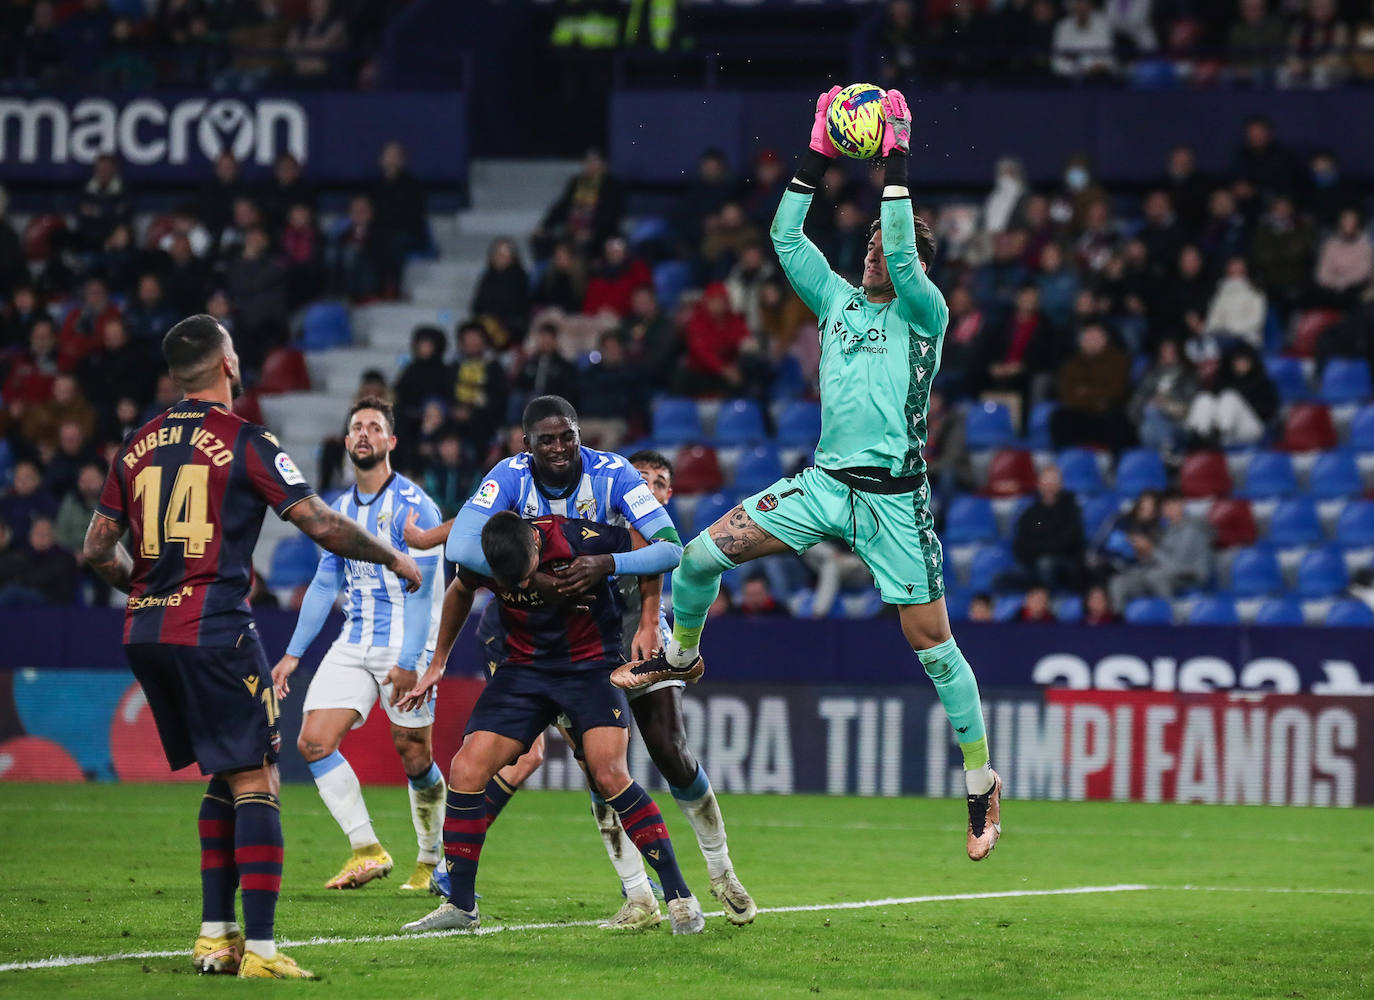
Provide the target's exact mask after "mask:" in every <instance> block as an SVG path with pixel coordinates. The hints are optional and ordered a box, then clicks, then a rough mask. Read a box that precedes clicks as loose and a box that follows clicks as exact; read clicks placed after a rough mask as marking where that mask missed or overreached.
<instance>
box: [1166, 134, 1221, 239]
mask: <svg viewBox="0 0 1374 1000" xmlns="http://www.w3.org/2000/svg"><path fill="white" fill-rule="evenodd" d="M1212 186H1213V185H1212V181H1211V179H1210V178H1208V177H1207V176H1206V175H1204V174H1203V173H1202V172H1201V171H1199V170H1198V168H1197V154H1196V153H1195V152H1193V148H1192V147H1191V146H1175V147H1174V148H1173V149H1172V150H1170V151H1169V162H1168V165H1167V167H1166V169H1165V176H1164V183H1163V184H1162V185H1161V188H1162V190H1163V191H1164V193H1165V194H1167V195H1168V196H1169V200H1170V201H1171V202H1172V203H1173V206H1174V211H1175V212H1177V213H1178V219H1179V224H1180V226H1181V227H1182V230H1183V233H1184V235H1185V236H1189V237H1190V238H1191V237H1192V236H1193V235H1194V234H1196V233H1197V232H1198V231H1199V230H1200V229H1201V228H1202V223H1203V221H1204V220H1205V218H1206V216H1207V200H1208V198H1209V197H1210V196H1211V192H1212Z"/></svg>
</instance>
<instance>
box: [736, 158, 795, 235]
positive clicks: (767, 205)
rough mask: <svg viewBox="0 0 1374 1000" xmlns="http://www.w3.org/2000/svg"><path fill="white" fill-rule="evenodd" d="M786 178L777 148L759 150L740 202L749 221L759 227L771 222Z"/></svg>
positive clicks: (785, 186)
mask: <svg viewBox="0 0 1374 1000" xmlns="http://www.w3.org/2000/svg"><path fill="white" fill-rule="evenodd" d="M787 180H788V177H787V172H786V169H785V168H784V167H783V163H782V158H781V157H780V156H778V153H777V150H774V149H764V150H761V151H760V152H759V155H758V156H757V157H756V158H755V160H754V173H753V176H751V177H750V178H749V180H748V181H747V182H746V183H745V186H744V192H743V195H742V196H741V202H740V203H741V205H742V206H743V208H744V214H745V216H746V217H747V218H748V219H749V221H750V222H752V223H754V225H756V226H759V227H760V228H762V227H764V226H768V225H771V224H772V221H773V215H774V213H775V212H777V210H778V202H779V200H781V198H782V194H783V192H784V191H786V190H787Z"/></svg>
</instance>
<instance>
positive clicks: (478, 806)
mask: <svg viewBox="0 0 1374 1000" xmlns="http://www.w3.org/2000/svg"><path fill="white" fill-rule="evenodd" d="M486 839H487V806H486V802H485V801H484V799H483V795H482V793H481V792H460V791H457V790H456V789H454V788H450V789H449V790H448V796H447V798H446V801H445V806H444V857H446V858H447V859H448V877H449V894H448V901H449V902H450V903H452V904H453V905H454V906H456V907H458V909H460V910H471V909H472V908H473V907H474V906H476V905H477V861H478V859H479V858H481V856H482V844H483V843H485V842H486Z"/></svg>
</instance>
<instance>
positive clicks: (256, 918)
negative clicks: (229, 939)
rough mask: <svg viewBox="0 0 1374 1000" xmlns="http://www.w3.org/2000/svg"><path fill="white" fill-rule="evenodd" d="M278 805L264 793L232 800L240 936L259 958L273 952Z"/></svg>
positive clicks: (278, 871) (277, 887)
mask: <svg viewBox="0 0 1374 1000" xmlns="http://www.w3.org/2000/svg"><path fill="white" fill-rule="evenodd" d="M283 853H284V852H283V850H282V835H281V807H280V805H279V804H278V803H277V797H276V796H275V795H271V794H269V793H267V792H247V793H245V794H243V795H239V796H237V797H235V799H234V863H235V864H236V865H237V866H238V870H239V891H240V893H241V894H242V896H243V936H244V937H245V938H247V942H248V950H249V951H251V952H255V953H256V954H257V955H258V956H259V957H261V958H269V959H270V958H271V957H272V956H273V955H275V954H276V947H275V946H274V945H273V943H272V926H273V923H274V921H275V920H276V913H277V896H278V895H279V894H280V893H281V864H282V855H283Z"/></svg>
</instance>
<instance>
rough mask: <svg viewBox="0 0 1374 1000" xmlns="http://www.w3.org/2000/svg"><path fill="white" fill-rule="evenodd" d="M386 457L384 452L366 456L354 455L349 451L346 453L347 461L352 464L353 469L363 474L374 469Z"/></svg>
mask: <svg viewBox="0 0 1374 1000" xmlns="http://www.w3.org/2000/svg"><path fill="white" fill-rule="evenodd" d="M386 456H387V452H384V451H374V452H369V453H368V454H366V455H356V454H354V453H353V452H351V451H350V452H349V453H348V457H349V459H351V460H352V462H353V467H354V468H356V469H361V470H362V471H363V472H366V471H367V470H368V469H375V468H376V467H377V465H378V463H380V462H382V461H383V460H385V459H386Z"/></svg>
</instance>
